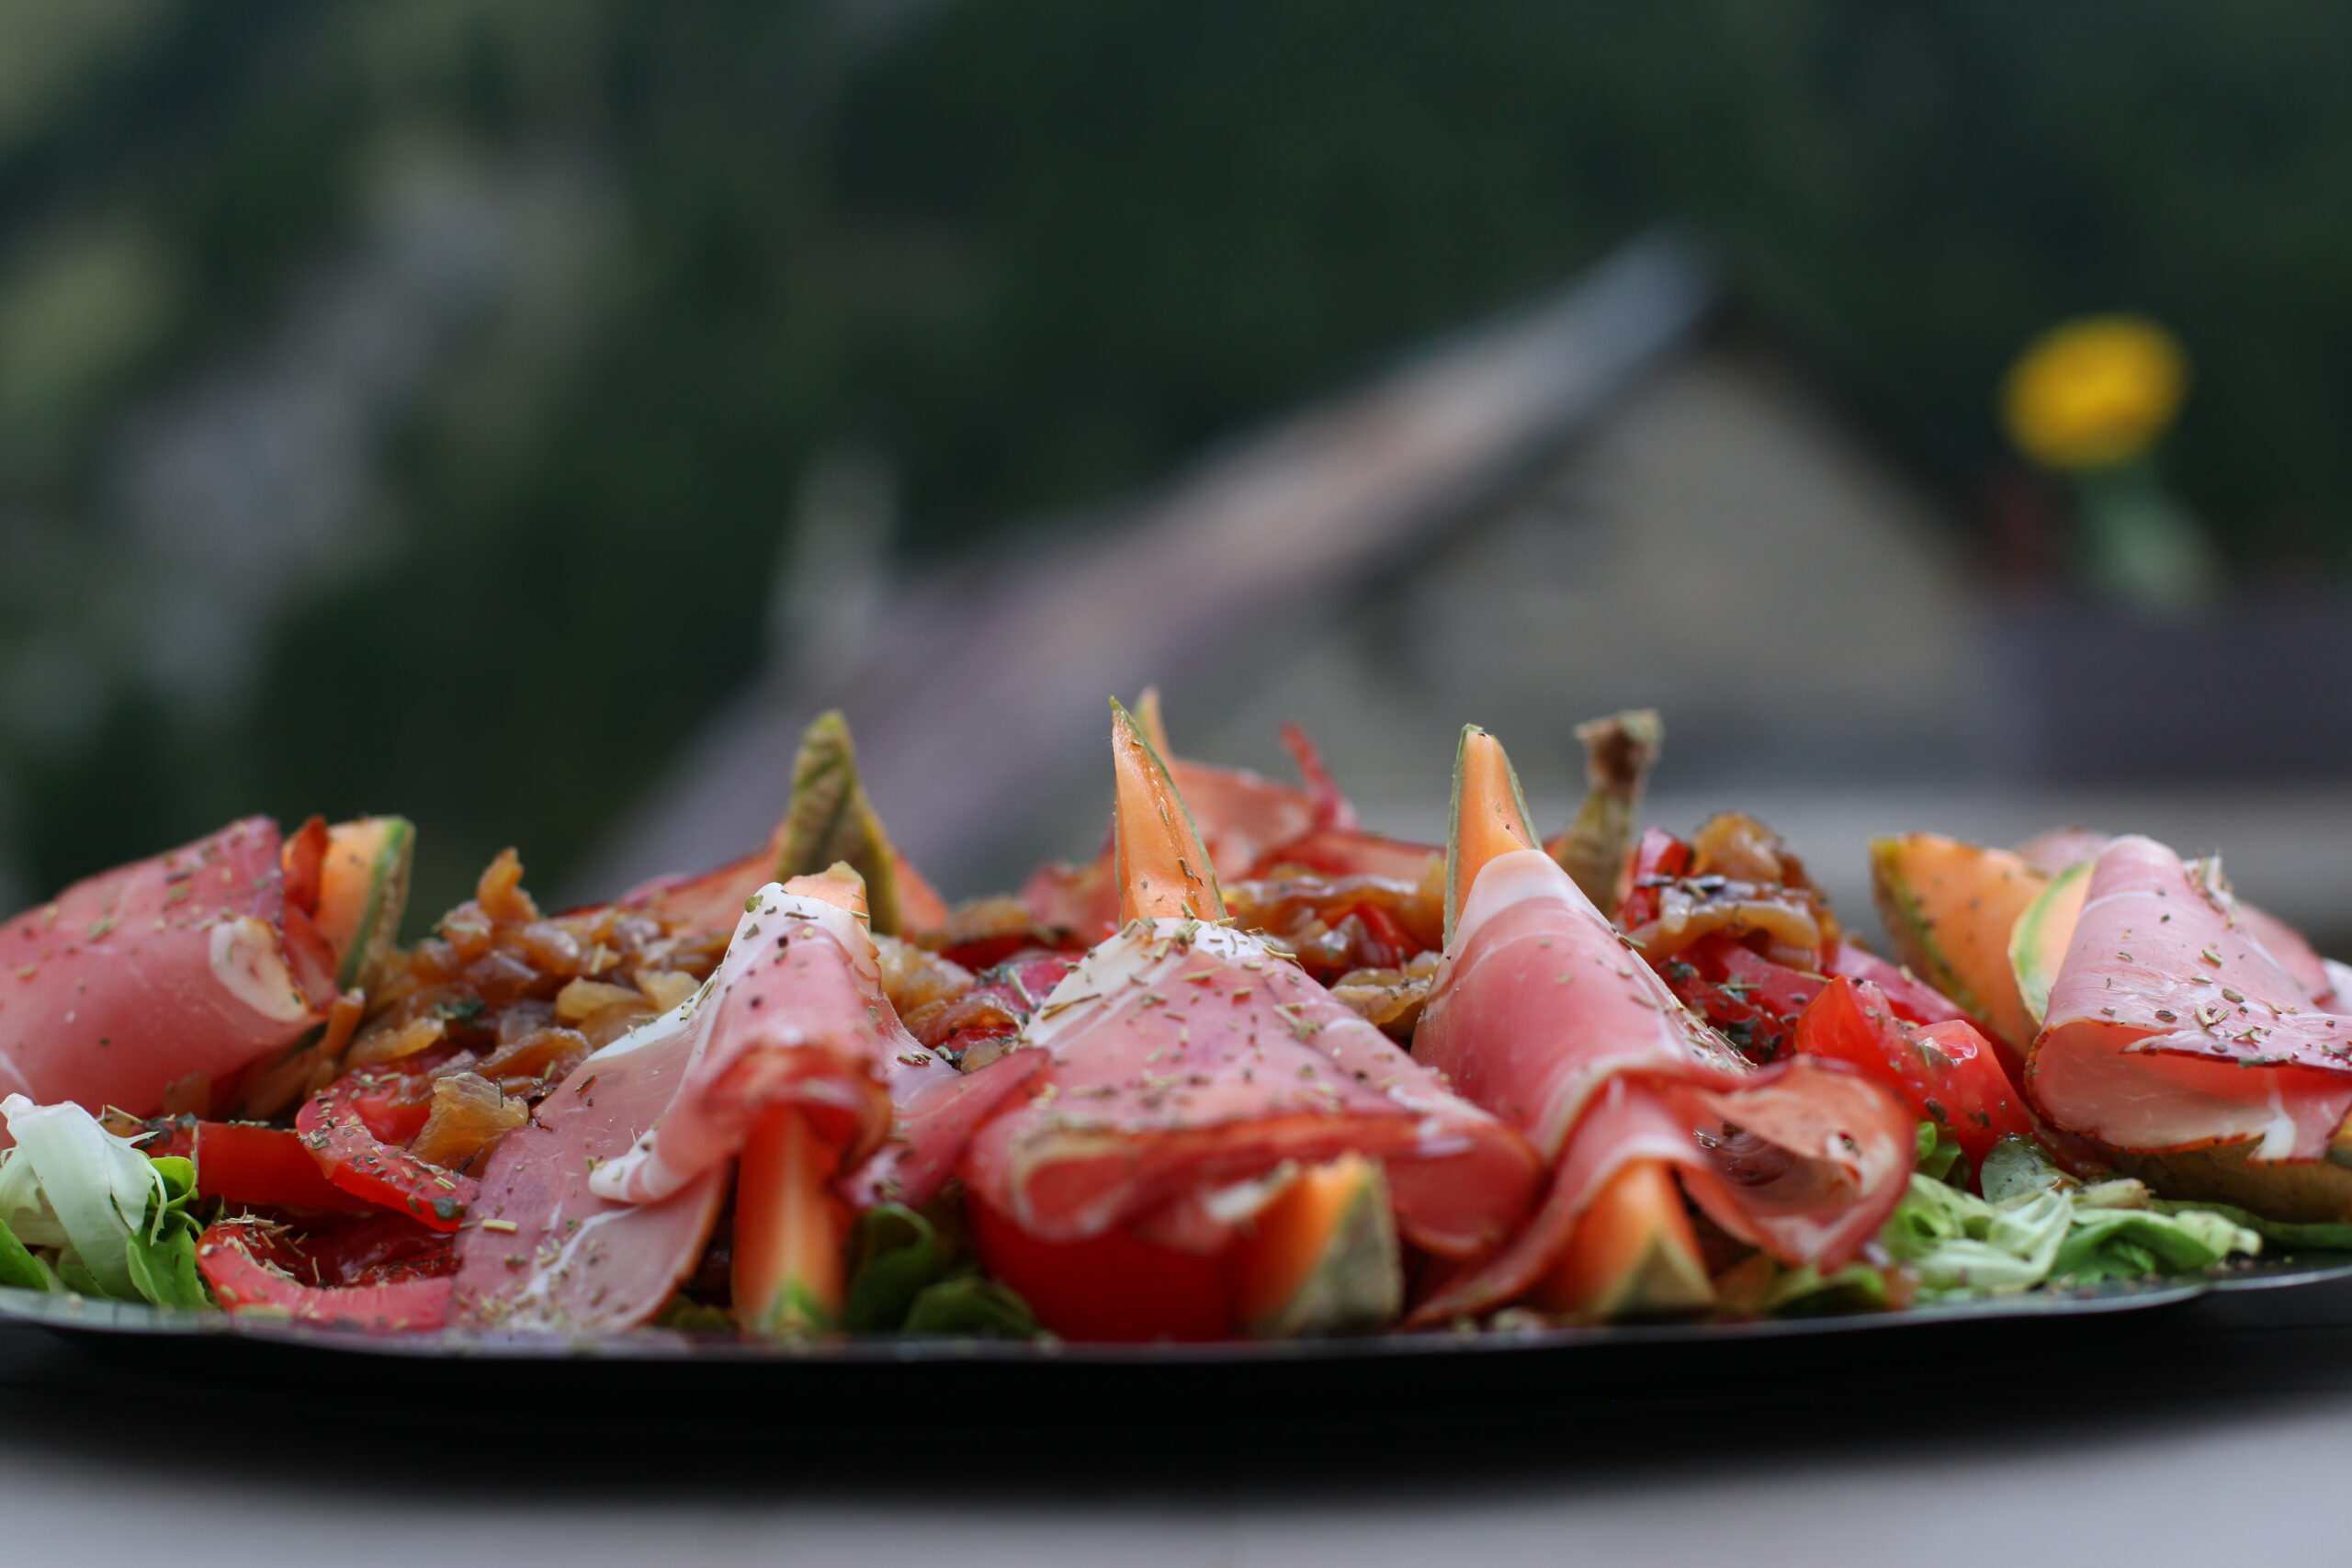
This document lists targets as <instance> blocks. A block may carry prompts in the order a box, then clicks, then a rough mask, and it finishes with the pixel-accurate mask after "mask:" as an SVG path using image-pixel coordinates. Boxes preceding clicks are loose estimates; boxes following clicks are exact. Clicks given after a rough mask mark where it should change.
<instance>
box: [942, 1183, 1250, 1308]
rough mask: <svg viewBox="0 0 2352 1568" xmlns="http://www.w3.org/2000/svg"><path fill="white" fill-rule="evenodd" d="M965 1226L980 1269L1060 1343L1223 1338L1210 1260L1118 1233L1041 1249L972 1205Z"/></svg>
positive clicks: (1223, 1302)
mask: <svg viewBox="0 0 2352 1568" xmlns="http://www.w3.org/2000/svg"><path fill="white" fill-rule="evenodd" d="M971 1219H972V1241H973V1244H974V1246H975V1247H976V1249H977V1250H978V1253H979V1255H980V1262H981V1264H982V1266H983V1267H985V1268H986V1269H988V1271H989V1273H990V1274H992V1275H994V1276H995V1277H996V1278H997V1279H999V1280H1002V1281H1003V1282H1004V1283H1005V1284H1007V1285H1009V1286H1011V1287H1012V1289H1014V1290H1015V1291H1018V1292H1021V1295H1022V1297H1023V1299H1024V1300H1025V1301H1027V1302H1028V1303H1029V1306H1030V1310H1031V1311H1033V1312H1035V1314H1037V1321H1038V1322H1039V1323H1042V1324H1044V1325H1046V1327H1047V1328H1050V1329H1052V1330H1053V1331H1054V1332H1055V1333H1056V1334H1058V1335H1060V1336H1061V1337H1063V1338H1065V1339H1071V1340H1092V1341H1115V1342H1126V1343H1132V1342H1136V1341H1149V1340H1154V1339H1222V1338H1224V1337H1226V1336H1227V1334H1228V1333H1229V1332H1230V1325H1231V1324H1232V1320H1233V1313H1232V1308H1231V1306H1230V1305H1229V1304H1228V1303H1227V1296H1226V1283H1225V1272H1224V1269H1223V1266H1222V1265H1221V1263H1220V1262H1219V1260H1218V1259H1217V1258H1200V1257H1195V1256H1194V1255H1193V1254H1192V1253H1189V1252H1178V1251H1175V1250H1174V1249H1172V1248H1170V1247H1153V1246H1151V1245H1150V1244H1148V1243H1147V1242H1141V1241H1137V1240H1136V1238H1135V1237H1133V1236H1131V1235H1125V1234H1124V1233H1122V1232H1119V1231H1111V1232H1108V1233H1106V1234H1104V1235H1099V1236H1096V1237H1094V1238H1093V1239H1091V1240H1089V1241H1069V1242H1057V1241H1040V1240H1039V1239H1038V1238H1036V1237H1035V1236H1033V1235H1030V1234H1029V1233H1028V1232H1026V1231H1024V1230H1023V1229H1022V1228H1021V1227H1020V1225H1019V1224H1016V1223H1015V1222H1014V1221H1013V1220H1012V1218H1011V1217H1010V1216H1009V1215H1006V1214H1004V1213H1000V1212H999V1211H997V1210H996V1209H994V1208H992V1207H990V1206H989V1204H987V1203H983V1202H980V1201H978V1200H977V1199H975V1200H973V1201H972V1204H971Z"/></svg>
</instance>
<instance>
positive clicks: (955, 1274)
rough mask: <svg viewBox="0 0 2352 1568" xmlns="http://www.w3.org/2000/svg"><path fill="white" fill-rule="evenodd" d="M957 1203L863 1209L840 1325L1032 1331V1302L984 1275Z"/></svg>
mask: <svg viewBox="0 0 2352 1568" xmlns="http://www.w3.org/2000/svg"><path fill="white" fill-rule="evenodd" d="M957 1219H958V1216H957V1215H956V1211H955V1209H954V1208H953V1207H952V1206H950V1205H947V1204H933V1205H932V1207H931V1208H930V1210H929V1211H928V1212H925V1211H922V1210H916V1209H910V1208H909V1207H907V1206H906V1205H905V1204H903V1203H882V1204H878V1205H876V1207H874V1208H871V1209H868V1210H867V1211H866V1212H865V1213H863V1214H860V1215H859V1216H858V1217H857V1227H856V1229H855V1230H854V1232H853V1233H852V1235H851V1239H850V1254H851V1263H850V1281H849V1291H848V1292H847V1299H846V1301H845V1302H844V1303H843V1306H842V1326H844V1327H846V1328H848V1329H849V1330H851V1331H852V1332H853V1333H858V1334H888V1333H894V1332H895V1333H903V1334H956V1335H967V1336H971V1335H981V1336H995V1337H1010V1338H1024V1339H1025V1338H1034V1337H1036V1336H1037V1335H1038V1334H1039V1333H1040V1332H1041V1330H1040V1329H1039V1328H1038V1326H1037V1320H1036V1318H1035V1315H1033V1314H1031V1312H1030V1311H1029V1303H1027V1302H1024V1301H1023V1300H1022V1299H1021V1297H1020V1296H1019V1295H1018V1294H1017V1293H1016V1292H1013V1291H1012V1290H1010V1289H1008V1288H1007V1287H1005V1286H1003V1285H1001V1284H999V1283H997V1282H996V1281H995V1280H989V1279H987V1278H985V1277H983V1276H982V1275H981V1273H980V1271H979V1265H978V1262H977V1261H975V1260H974V1259H973V1258H972V1256H971V1248H970V1246H969V1244H968V1243H967V1240H966V1238H965V1236H964V1234H963V1230H962V1227H961V1225H960V1224H958V1223H957Z"/></svg>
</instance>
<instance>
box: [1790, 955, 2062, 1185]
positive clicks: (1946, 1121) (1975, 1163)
mask: <svg viewBox="0 0 2352 1568" xmlns="http://www.w3.org/2000/svg"><path fill="white" fill-rule="evenodd" d="M1796 1048H1797V1050H1798V1051H1799V1052H1800V1053H1802V1054H1803V1055H1808V1056H1827V1057H1831V1058H1834V1059H1836V1060H1838V1061H1840V1062H1849V1063H1851V1064H1852V1065H1853V1066H1857V1067H1860V1069H1861V1070H1862V1071H1864V1072H1866V1073H1869V1074H1870V1075H1871V1077H1875V1078H1877V1079H1878V1080H1879V1081H1880V1082H1882V1083H1883V1084H1886V1085H1887V1086H1888V1087H1889V1088H1892V1089H1896V1090H1898V1091H1900V1092H1901V1094H1902V1095H1903V1097H1904V1099H1905V1100H1908V1101H1909V1102H1910V1104H1911V1107H1912V1109H1913V1110H1914V1111H1917V1113H1918V1114H1920V1115H1921V1116H1924V1117H1928V1118H1930V1119H1932V1120H1933V1121H1934V1122H1936V1123H1937V1124H1938V1125H1939V1126H1941V1127H1943V1128H1945V1129H1947V1130H1948V1131H1950V1132H1951V1135H1952V1136H1953V1138H1954V1139H1956V1140H1957V1141H1958V1142H1959V1144H1960V1147H1961V1152H1962V1153H1963V1154H1965V1155H1966V1156H1968V1161H1969V1167H1970V1168H1971V1169H1972V1170H1978V1169H1982V1168H1984V1162H1985V1155H1986V1154H1987V1153H1988V1152H1990V1151H1991V1149H1992V1147H1993V1145H1995V1144H1996V1143H1998V1142H2000V1140H2001V1139H2003V1138H2005V1137H2010V1136H2016V1137H2024V1138H2030V1137H2031V1136H2033V1135H2034V1128H2033V1118H2032V1117H2031V1116H2030V1115H2028V1114H2027V1112H2026V1110H2025V1107H2024V1106H2023V1104H2022V1103H2020V1102H2019V1100H2018V1096H2017V1094H2016V1091H2015V1090H2013V1089H2010V1087H2009V1079H2008V1075H2007V1073H2005V1072H2004V1071H2002V1069H2001V1064H2000V1059H1999V1058H1998V1057H1996V1056H1995V1055H1994V1054H1993V1046H1992V1043H1991V1042H1990V1041H1988V1040H1986V1039H1985V1036H1984V1035H1983V1034H1981V1033H1979V1032H1977V1029H1976V1026H1975V1025H1974V1024H1973V1023H1970V1022H1968V1021H1966V1020H1964V1019H1954V1020H1950V1021H1945V1022H1942V1023H1932V1024H1929V1025H1928V1026H1927V1027H1925V1028H1917V1027H1914V1026H1913V1025H1911V1024H1909V1023H1907V1022H1905V1021H1904V1020H1903V1019H1902V1018H1900V1017H1898V1016H1897V1015H1896V1013H1895V1011H1894V1008H1893V1007H1892V1006H1891V1005H1890V1004H1889V1003H1888V1001H1887V998H1886V993H1885V992H1884V991H1883V990H1881V989H1880V988H1879V987H1877V986H1876V985H1874V984H1872V983H1871V982H1870V981H1868V980H1857V979H1855V978H1854V977H1853V976H1850V975H1841V976H1838V978H1837V979H1835V980H1833V981H1831V982H1830V983H1829V985H1828V987H1826V989H1824V990H1823V991H1822V993H1821V995H1820V996H1819V997H1818V998H1815V1000H1814V1004H1813V1005H1812V1006H1811V1007H1809V1008H1807V1009H1805V1010H1804V1016H1803V1017H1802V1018H1800V1019H1798V1020H1797V1027H1796Z"/></svg>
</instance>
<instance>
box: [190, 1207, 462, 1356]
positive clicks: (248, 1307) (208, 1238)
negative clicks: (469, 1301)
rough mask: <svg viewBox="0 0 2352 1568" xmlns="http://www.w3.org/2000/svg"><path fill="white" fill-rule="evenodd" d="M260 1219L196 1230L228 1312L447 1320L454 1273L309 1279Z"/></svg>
mask: <svg viewBox="0 0 2352 1568" xmlns="http://www.w3.org/2000/svg"><path fill="white" fill-rule="evenodd" d="M258 1230H259V1227H256V1226H254V1225H250V1224H235V1223H233V1222H229V1223H223V1224H217V1225H213V1226H211V1227H209V1229H207V1230H206V1231H205V1233H204V1234H203V1235H201V1236H199V1237H198V1238H197V1243H196V1267H197V1270H198V1272H199V1273H201V1274H202V1275H203V1276H204V1280H205V1283H207V1284H209V1285H210V1286H211V1287H212V1293H213V1295H214V1296H215V1297H217V1298H218V1299H219V1300H220V1305H221V1306H222V1307H223V1308H225V1309H226V1310H227V1311H229V1312H231V1313H269V1314H284V1315H286V1316H288V1317H290V1318H292V1319H293V1320H294V1321H295V1322H297V1323H315V1324H325V1325H333V1326H334V1327H337V1328H366V1329H372V1330H377V1331H379V1332H384V1333H402V1332H406V1333H421V1332H426V1331H429V1330H432V1329H435V1328H439V1327H442V1326H443V1325H446V1324H447V1322H448V1321H449V1297H450V1293H451V1292H452V1290H453V1289H454V1288H455V1286H456V1284H457V1280H455V1279H454V1278H453V1277H451V1276H449V1275H446V1274H444V1275H440V1276H435V1277H428V1278H412V1279H406V1280H396V1281H394V1282H392V1283H389V1284H371V1285H306V1284H304V1283H302V1281H301V1280H298V1279H296V1278H295V1277H294V1276H293V1275H292V1274H290V1273H288V1271H287V1270H286V1269H285V1267H284V1265H283V1264H281V1263H280V1262H278V1261H277V1248H276V1247H274V1246H272V1245H271V1244H270V1242H269V1240H268V1238H267V1235H266V1233H262V1234H259V1235H257V1234H256V1232H257V1231H258Z"/></svg>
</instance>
